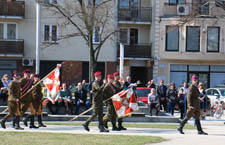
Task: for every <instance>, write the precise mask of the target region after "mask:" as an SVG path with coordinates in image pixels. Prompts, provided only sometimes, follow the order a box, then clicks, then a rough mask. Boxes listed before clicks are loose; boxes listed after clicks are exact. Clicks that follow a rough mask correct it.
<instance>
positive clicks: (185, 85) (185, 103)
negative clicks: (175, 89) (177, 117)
mask: <svg viewBox="0 0 225 145" xmlns="http://www.w3.org/2000/svg"><path fill="white" fill-rule="evenodd" d="M181 89H183V90H184V91H183V92H184V117H185V116H186V111H187V94H188V83H187V82H184V83H183V87H181Z"/></svg>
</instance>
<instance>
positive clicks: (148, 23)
mask: <svg viewBox="0 0 225 145" xmlns="http://www.w3.org/2000/svg"><path fill="white" fill-rule="evenodd" d="M117 8H118V9H117V14H118V16H117V22H118V24H117V26H118V29H119V30H120V35H119V42H120V43H122V44H124V57H125V60H124V76H128V75H130V76H131V78H132V80H133V81H134V82H136V81H137V80H140V81H141V82H142V83H146V82H147V81H148V80H150V79H152V72H153V59H152V43H151V42H152V39H153V38H152V1H151V0H117ZM153 36H154V35H153ZM117 52H118V58H119V45H118V51H117ZM118 61H119V60H118Z"/></svg>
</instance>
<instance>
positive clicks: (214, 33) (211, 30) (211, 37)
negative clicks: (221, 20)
mask: <svg viewBox="0 0 225 145" xmlns="http://www.w3.org/2000/svg"><path fill="white" fill-rule="evenodd" d="M219 39H220V28H219V27H208V29H207V52H219V46H220V45H219V44H220V40H219Z"/></svg>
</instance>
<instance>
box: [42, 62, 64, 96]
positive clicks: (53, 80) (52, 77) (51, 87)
mask: <svg viewBox="0 0 225 145" xmlns="http://www.w3.org/2000/svg"><path fill="white" fill-rule="evenodd" d="M43 84H44V85H45V87H46V88H47V89H48V91H49V95H48V99H49V100H52V97H56V95H57V93H58V91H59V90H60V66H59V65H57V67H56V68H55V70H54V71H52V72H51V73H50V74H48V76H46V78H45V79H44V80H43Z"/></svg>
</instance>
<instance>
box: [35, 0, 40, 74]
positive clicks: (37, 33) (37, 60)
mask: <svg viewBox="0 0 225 145" xmlns="http://www.w3.org/2000/svg"><path fill="white" fill-rule="evenodd" d="M40 26H41V5H40V3H39V2H38V1H36V74H39V73H40Z"/></svg>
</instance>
